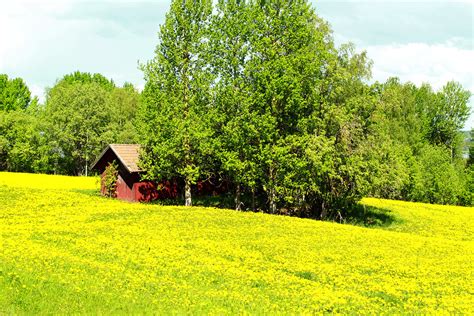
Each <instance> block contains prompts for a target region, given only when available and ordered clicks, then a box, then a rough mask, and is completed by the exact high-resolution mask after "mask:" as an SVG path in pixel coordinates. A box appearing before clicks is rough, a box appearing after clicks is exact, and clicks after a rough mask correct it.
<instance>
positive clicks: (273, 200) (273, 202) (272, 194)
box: [268, 166, 277, 214]
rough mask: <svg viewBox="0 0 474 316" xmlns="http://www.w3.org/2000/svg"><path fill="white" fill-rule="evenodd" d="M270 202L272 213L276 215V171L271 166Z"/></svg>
mask: <svg viewBox="0 0 474 316" xmlns="http://www.w3.org/2000/svg"><path fill="white" fill-rule="evenodd" d="M268 200H269V202H270V213H272V214H275V213H276V211H277V205H276V192H275V171H274V169H273V166H270V189H269V192H268Z"/></svg>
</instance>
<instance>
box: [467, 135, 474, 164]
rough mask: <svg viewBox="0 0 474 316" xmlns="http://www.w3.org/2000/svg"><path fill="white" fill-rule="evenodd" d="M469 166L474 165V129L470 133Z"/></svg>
mask: <svg viewBox="0 0 474 316" xmlns="http://www.w3.org/2000/svg"><path fill="white" fill-rule="evenodd" d="M467 165H468V166H471V165H474V128H471V131H470V133H469V143H468V158H467Z"/></svg>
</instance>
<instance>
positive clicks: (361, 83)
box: [0, 0, 474, 218]
mask: <svg viewBox="0 0 474 316" xmlns="http://www.w3.org/2000/svg"><path fill="white" fill-rule="evenodd" d="M155 53H156V54H155V57H154V59H153V60H151V61H149V62H148V63H147V64H145V65H142V69H143V71H144V75H145V80H146V85H145V88H144V91H143V92H141V93H138V92H137V91H136V90H135V89H134V88H133V87H132V86H130V85H126V86H124V87H117V86H116V85H115V84H114V83H113V82H112V81H111V80H107V79H106V78H104V77H103V76H101V75H90V74H84V73H75V74H71V75H67V76H65V77H64V78H62V79H61V80H59V81H58V82H57V83H56V85H55V86H54V87H53V88H51V89H50V90H48V91H47V98H46V102H45V104H44V105H38V104H37V101H31V100H30V99H28V102H26V104H24V105H20V106H17V107H16V108H15V107H14V106H13V107H14V109H12V106H11V105H9V106H3V108H2V111H1V114H0V115H1V116H0V157H1V158H0V159H1V160H0V167H1V168H2V169H4V170H5V169H6V170H12V171H31V172H46V173H62V174H85V173H86V172H87V166H88V165H90V163H92V161H93V160H94V158H95V157H96V156H97V154H98V153H100V151H101V150H102V149H103V148H104V147H105V145H106V144H108V143H132V142H139V143H140V144H142V145H143V152H142V156H141V160H142V161H141V165H142V167H143V168H144V169H145V170H147V173H146V174H145V175H144V177H145V178H148V179H152V180H157V179H172V178H173V179H180V181H182V183H183V186H184V188H183V198H184V200H185V203H186V204H187V205H191V204H192V198H193V197H192V194H193V188H194V187H195V185H196V183H198V182H199V181H211V182H213V183H215V184H225V185H226V186H227V187H228V188H229V190H230V192H231V193H229V194H231V195H232V196H233V200H234V205H235V208H236V209H261V210H265V211H268V212H271V213H276V212H285V213H288V214H294V215H299V216H310V217H319V218H324V217H335V216H343V214H344V213H343V212H344V211H345V210H348V209H350V207H351V206H352V205H354V203H355V202H357V201H358V200H359V199H360V198H361V197H363V196H375V197H384V198H393V199H404V200H412V201H422V202H430V203H444V204H446V203H449V204H460V205H472V204H473V202H474V196H473V192H474V171H473V170H474V167H473V166H472V165H473V164H472V161H473V158H472V155H473V153H472V152H473V151H472V150H471V158H470V159H466V158H465V157H463V156H462V149H461V148H462V145H463V139H462V137H461V136H460V135H461V134H460V132H459V131H460V129H461V128H462V126H463V125H464V123H465V121H466V119H467V118H468V116H469V107H468V105H467V103H468V100H469V98H470V93H469V92H468V91H466V90H465V89H463V87H462V86H461V85H459V84H458V83H455V82H448V83H447V84H446V85H445V86H444V87H443V88H442V89H440V90H439V91H433V89H432V88H431V87H430V86H429V85H428V84H424V85H422V86H420V87H417V86H415V85H413V84H411V83H402V82H400V81H399V80H398V79H396V78H391V79H389V80H387V82H385V83H375V84H369V83H368V82H369V79H370V76H371V61H370V59H369V58H368V56H367V55H366V54H365V52H362V53H357V52H356V50H355V48H354V46H353V45H351V44H347V45H342V46H341V47H336V46H335V44H334V41H333V38H332V34H331V30H330V27H329V25H328V24H327V23H326V22H325V21H323V20H322V19H320V18H319V17H318V16H317V15H316V14H315V12H314V10H313V9H312V7H311V5H310V4H309V3H308V2H307V1H302V0H300V1H277V0H273V1H238V0H220V1H217V2H216V3H214V4H213V2H212V1H190V0H185V1H172V4H171V8H170V11H169V12H168V14H167V16H166V20H165V22H164V24H163V25H162V26H161V27H160V31H159V43H158V45H157V47H156V50H155ZM0 94H1V90H0ZM0 102H2V101H0ZM19 103H20V104H23V103H21V102H19ZM0 104H3V103H0ZM14 130H18V132H13V131H14ZM341 212H342V213H341ZM341 214H342V215H341Z"/></svg>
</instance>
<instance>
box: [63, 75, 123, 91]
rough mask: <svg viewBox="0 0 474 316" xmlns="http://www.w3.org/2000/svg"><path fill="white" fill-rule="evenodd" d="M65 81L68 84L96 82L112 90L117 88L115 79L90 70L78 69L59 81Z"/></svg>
mask: <svg viewBox="0 0 474 316" xmlns="http://www.w3.org/2000/svg"><path fill="white" fill-rule="evenodd" d="M61 82H65V83H67V84H77V83H79V84H86V83H96V84H98V85H99V86H101V87H102V88H104V89H106V90H108V91H112V90H113V89H114V88H115V83H114V81H113V80H109V79H107V78H105V77H104V76H103V75H101V74H97V73H96V74H91V73H88V72H80V71H76V72H73V73H71V74H67V75H65V76H64V77H63V78H62V79H61V80H60V81H59V82H58V83H61Z"/></svg>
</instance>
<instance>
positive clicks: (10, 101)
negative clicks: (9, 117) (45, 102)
mask: <svg viewBox="0 0 474 316" xmlns="http://www.w3.org/2000/svg"><path fill="white" fill-rule="evenodd" d="M31 102H32V99H31V92H30V90H29V89H28V87H27V86H26V84H25V82H24V81H23V79H21V78H15V79H8V76H7V75H4V74H0V111H16V110H20V109H26V108H27V107H28V105H29V104H30V103H31ZM35 102H37V100H36V101H35Z"/></svg>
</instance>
